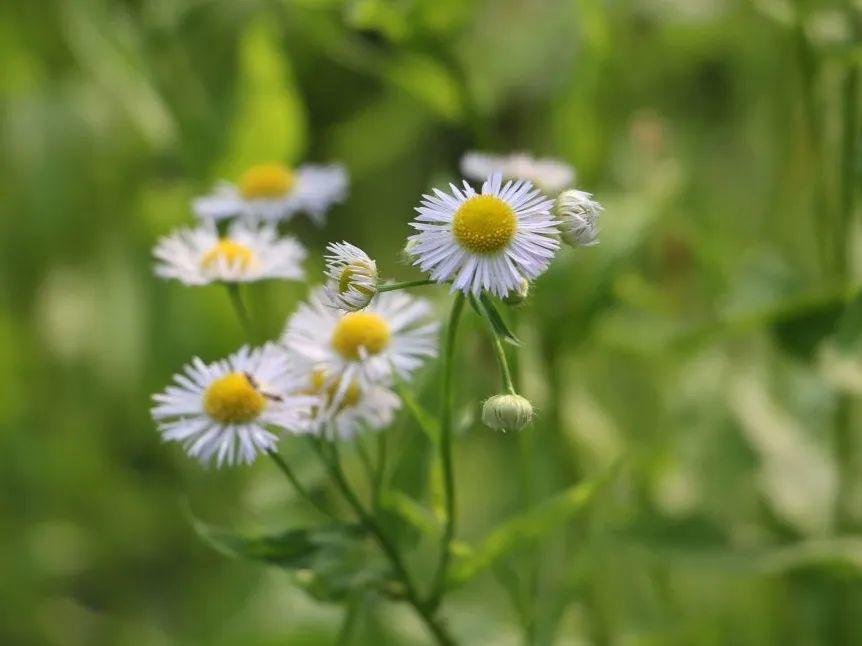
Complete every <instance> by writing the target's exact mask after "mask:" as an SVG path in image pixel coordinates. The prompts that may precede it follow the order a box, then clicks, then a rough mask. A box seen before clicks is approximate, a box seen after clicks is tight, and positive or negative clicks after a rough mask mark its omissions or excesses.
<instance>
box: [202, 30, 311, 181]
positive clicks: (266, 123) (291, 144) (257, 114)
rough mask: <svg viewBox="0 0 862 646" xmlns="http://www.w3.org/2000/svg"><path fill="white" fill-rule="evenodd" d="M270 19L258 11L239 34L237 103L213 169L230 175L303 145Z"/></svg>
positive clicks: (302, 126) (295, 95) (301, 113)
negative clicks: (254, 17)
mask: <svg viewBox="0 0 862 646" xmlns="http://www.w3.org/2000/svg"><path fill="white" fill-rule="evenodd" d="M274 24H275V23H274V22H273V21H271V20H267V19H266V18H265V17H261V18H258V19H256V20H254V21H252V22H250V23H249V25H248V26H247V27H246V28H245V31H244V32H243V34H242V37H241V40H240V51H239V59H240V60H239V66H240V78H241V80H240V83H239V87H238V90H237V97H238V101H239V103H238V106H237V111H236V115H235V117H234V120H233V124H232V126H231V127H230V128H228V133H229V137H230V138H229V140H228V144H227V147H226V149H225V155H224V159H223V161H222V162H221V163H220V165H219V167H218V169H217V170H218V172H219V174H220V176H221V177H236V176H237V175H239V174H241V173H242V172H243V171H244V170H246V169H247V168H248V167H249V166H252V165H254V164H259V163H261V162H278V161H283V160H287V161H296V160H298V158H299V157H300V155H301V154H302V152H303V149H304V148H305V144H306V131H307V126H306V115H305V107H304V105H303V103H302V100H301V98H300V96H299V92H298V90H297V88H296V85H295V82H294V80H293V75H292V72H291V66H290V60H289V59H288V58H287V57H286V56H285V53H284V51H283V49H282V47H281V46H280V44H279V40H278V33H277V32H276V31H275V29H274V26H273V25H274Z"/></svg>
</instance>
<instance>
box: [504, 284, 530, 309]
mask: <svg viewBox="0 0 862 646" xmlns="http://www.w3.org/2000/svg"><path fill="white" fill-rule="evenodd" d="M529 295H530V281H529V280H527V279H526V278H522V279H521V284H520V285H519V286H518V289H516V290H513V291H511V292H509V293H508V294H506V296H505V297H503V302H504V303H505V304H506V305H512V306H515V305H520V304H522V303H523V302H524V301H525V300H527V297H528V296H529Z"/></svg>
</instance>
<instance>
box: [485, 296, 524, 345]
mask: <svg viewBox="0 0 862 646" xmlns="http://www.w3.org/2000/svg"><path fill="white" fill-rule="evenodd" d="M479 299H480V301H481V303H480V305H481V309H482V314H483V315H484V317H485V318H486V319H488V322H489V323H491V327H492V328H494V334H496V335H497V336H498V337H499V338H500V339H502V340H503V341H507V342H509V343H511V344H512V345H521V342H520V341H519V340H518V337H516V336H515V334H514V333H513V332H512V331H511V330H510V329H509V326H508V325H506V321H505V320H503V317H502V316H501V315H500V312H499V311H498V310H497V307H496V306H495V305H494V301H492V300H491V297H490V296H488V294H486V293H485V292H482V294H481V296H479Z"/></svg>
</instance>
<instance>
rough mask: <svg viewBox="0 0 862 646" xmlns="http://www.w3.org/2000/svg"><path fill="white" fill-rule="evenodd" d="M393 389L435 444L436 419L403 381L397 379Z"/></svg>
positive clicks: (436, 438)
mask: <svg viewBox="0 0 862 646" xmlns="http://www.w3.org/2000/svg"><path fill="white" fill-rule="evenodd" d="M395 390H396V391H397V392H398V396H399V397H401V401H403V402H404V407H405V408H406V409H407V412H409V413H410V415H411V416H412V417H413V419H414V420H415V421H416V424H418V425H419V428H420V430H421V431H422V432H423V433H425V435H427V436H428V439H429V440H430V441H431V443H432V444H433V445H434V446H437V443H438V442H439V439H440V424H439V423H438V422H437V419H436V418H435V417H434V416H433V415H432V414H431V413H429V412H428V411H427V410H426V409H425V408H424V407H423V406H422V404H420V403H419V402H418V401H417V400H416V397H415V396H414V395H413V392H412V391H411V390H410V389H409V388H407V387H406V386H405V385H404V384H403V383H401V382H400V381H398V382H397V383H396V384H395Z"/></svg>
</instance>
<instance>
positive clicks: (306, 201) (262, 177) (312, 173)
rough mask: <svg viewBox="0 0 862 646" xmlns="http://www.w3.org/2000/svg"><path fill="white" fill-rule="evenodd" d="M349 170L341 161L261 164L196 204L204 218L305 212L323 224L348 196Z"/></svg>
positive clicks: (273, 217)
mask: <svg viewBox="0 0 862 646" xmlns="http://www.w3.org/2000/svg"><path fill="white" fill-rule="evenodd" d="M347 184H348V178H347V172H346V171H345V170H344V168H343V167H342V166H340V165H338V164H331V165H328V166H320V165H314V164H306V165H302V166H299V167H298V168H296V169H292V168H290V167H288V166H285V165H284V164H279V163H274V164H258V165H256V166H252V167H251V168H249V169H247V170H246V171H245V172H244V173H243V174H242V175H241V176H240V177H239V179H238V180H237V182H236V183H235V184H234V183H230V182H221V183H220V184H218V185H217V186H216V187H215V189H214V190H213V192H212V193H210V194H209V195H205V196H203V197H199V198H197V199H196V200H194V202H193V203H192V208H193V209H194V212H195V213H196V214H197V216H198V217H199V218H201V219H203V220H222V219H224V218H230V217H233V216H243V217H245V218H247V219H252V220H268V221H278V220H287V219H289V218H291V217H292V216H293V215H294V214H295V213H297V212H299V211H304V212H305V213H307V214H308V216H309V217H310V218H311V219H312V220H313V221H314V222H315V223H316V224H322V223H323V218H324V216H325V214H326V211H327V210H328V209H329V207H330V206H332V204H334V203H336V202H341V201H343V200H344V198H345V196H346V195H347Z"/></svg>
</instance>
